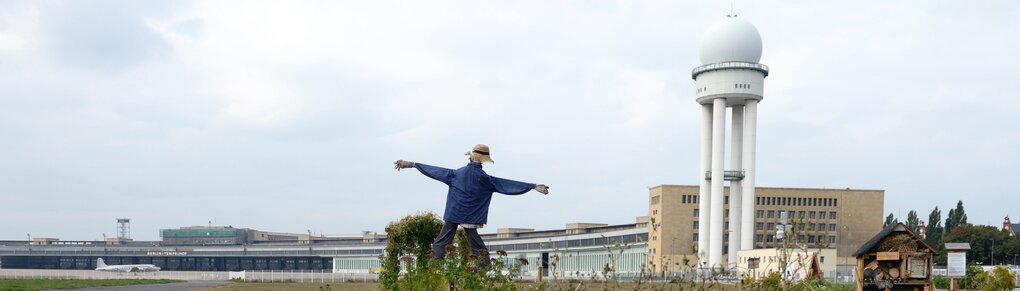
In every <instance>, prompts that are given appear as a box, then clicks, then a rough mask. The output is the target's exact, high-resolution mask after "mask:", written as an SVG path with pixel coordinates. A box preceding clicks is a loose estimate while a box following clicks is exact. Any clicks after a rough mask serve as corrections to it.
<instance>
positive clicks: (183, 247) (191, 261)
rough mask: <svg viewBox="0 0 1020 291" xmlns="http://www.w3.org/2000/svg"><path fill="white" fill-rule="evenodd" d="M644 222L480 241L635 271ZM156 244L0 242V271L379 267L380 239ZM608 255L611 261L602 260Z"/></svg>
mask: <svg viewBox="0 0 1020 291" xmlns="http://www.w3.org/2000/svg"><path fill="white" fill-rule="evenodd" d="M647 229H648V228H647V221H646V219H645V218H644V217H639V218H638V219H637V221H636V222H635V223H630V224H621V225H606V224H594V223H571V224H568V225H566V227H565V228H564V229H557V230H541V231H535V230H533V229H520V228H508V229H498V230H497V232H496V233H492V234H483V235H482V238H483V239H484V240H485V241H486V244H487V245H488V246H489V248H490V249H491V250H493V251H495V250H505V251H506V252H507V253H508V257H507V258H508V260H514V259H516V258H520V257H523V258H527V259H528V260H529V261H531V262H537V263H532V264H529V265H528V266H526V267H524V268H523V269H522V271H524V272H525V273H527V274H531V275H534V274H535V273H534V272H536V271H537V268H538V267H539V266H544V267H545V273H546V274H545V275H548V272H549V270H550V268H549V262H551V261H553V260H556V261H557V266H558V268H559V270H560V272H562V273H563V274H566V273H568V270H569V274H571V275H574V276H590V275H592V274H597V272H600V271H601V270H602V268H603V266H605V265H606V264H611V265H614V266H616V270H617V272H618V273H620V274H638V273H639V272H640V270H641V268H642V267H643V266H644V265H645V263H646V260H647V258H646V256H645V254H646V253H647V244H646V242H647V240H648V231H647ZM160 233H161V236H162V240H160V241H131V240H122V239H108V240H106V241H61V240H57V239H52V238H34V239H33V240H32V241H27V242H26V241H0V269H79V270H82V269H94V268H96V260H97V259H98V258H103V259H104V260H105V261H106V263H107V264H110V265H117V264H153V265H156V266H158V267H160V268H161V269H162V270H164V271H241V270H313V271H331V272H335V273H373V272H375V271H376V270H377V269H378V268H379V267H380V262H381V260H380V256H381V255H382V254H383V249H384V248H385V244H386V237H385V235H379V234H374V233H367V234H362V235H351V236H309V235H303V234H286V233H267V232H262V231H257V230H251V229H239V228H233V227H229V226H227V227H222V226H208V227H185V228H180V229H172V230H167V229H165V230H162V231H161V232H160ZM610 252H612V253H613V256H612V259H610V257H611V256H609V253H610Z"/></svg>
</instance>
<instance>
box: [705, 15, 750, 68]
mask: <svg viewBox="0 0 1020 291" xmlns="http://www.w3.org/2000/svg"><path fill="white" fill-rule="evenodd" d="M759 60H761V35H760V34H758V29H756V28H754V25H752V24H751V23H750V22H747V21H744V20H743V19H740V18H737V17H726V18H724V19H722V20H720V21H718V22H716V23H715V24H713V25H712V27H711V28H709V29H708V32H706V33H705V36H704V37H703V38H702V43H701V64H702V65H708V64H714V63H721V62H748V63H758V61H759Z"/></svg>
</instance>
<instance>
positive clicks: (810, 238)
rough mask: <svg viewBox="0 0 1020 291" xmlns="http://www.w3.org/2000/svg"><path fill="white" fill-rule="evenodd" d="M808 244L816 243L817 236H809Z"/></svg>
mask: <svg viewBox="0 0 1020 291" xmlns="http://www.w3.org/2000/svg"><path fill="white" fill-rule="evenodd" d="M807 242H808V243H815V236H813V235H812V236H808V238H807Z"/></svg>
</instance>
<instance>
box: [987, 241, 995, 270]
mask: <svg viewBox="0 0 1020 291" xmlns="http://www.w3.org/2000/svg"><path fill="white" fill-rule="evenodd" d="M988 256H989V257H991V260H992V266H995V237H992V247H991V248H989V249H988Z"/></svg>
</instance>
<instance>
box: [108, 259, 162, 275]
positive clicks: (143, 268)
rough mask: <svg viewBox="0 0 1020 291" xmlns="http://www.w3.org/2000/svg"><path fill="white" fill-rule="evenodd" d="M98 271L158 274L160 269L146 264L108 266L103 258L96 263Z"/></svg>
mask: <svg viewBox="0 0 1020 291" xmlns="http://www.w3.org/2000/svg"><path fill="white" fill-rule="evenodd" d="M96 267H97V268H96V271H107V272H123V273H131V272H156V271H159V267H156V265H150V264H144V265H107V264H106V262H103V258H99V260H98V261H96Z"/></svg>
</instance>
